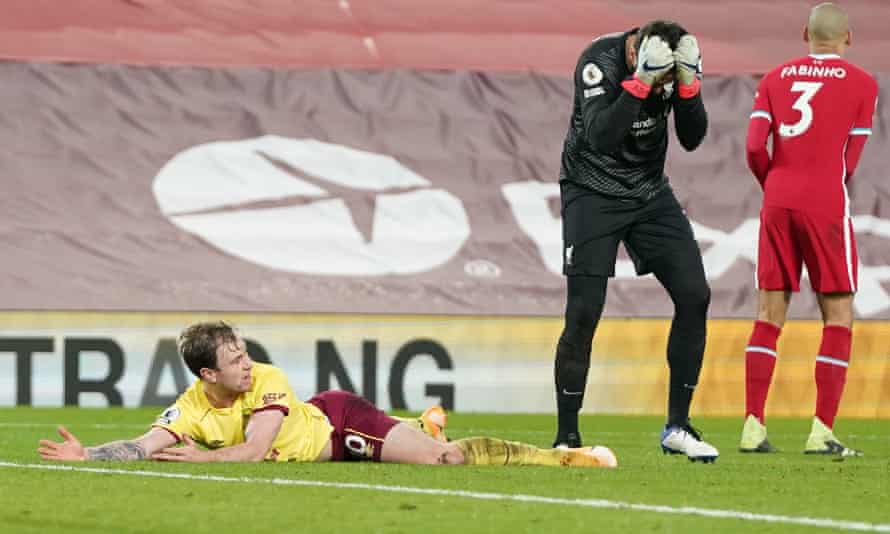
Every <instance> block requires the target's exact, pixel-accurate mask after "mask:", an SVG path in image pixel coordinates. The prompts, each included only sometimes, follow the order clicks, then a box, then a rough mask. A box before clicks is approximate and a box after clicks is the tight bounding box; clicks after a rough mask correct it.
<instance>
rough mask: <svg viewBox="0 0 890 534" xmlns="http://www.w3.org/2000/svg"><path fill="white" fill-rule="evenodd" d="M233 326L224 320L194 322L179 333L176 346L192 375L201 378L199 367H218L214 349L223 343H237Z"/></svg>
mask: <svg viewBox="0 0 890 534" xmlns="http://www.w3.org/2000/svg"><path fill="white" fill-rule="evenodd" d="M237 341H238V335H237V333H236V331H235V328H234V327H232V325H230V324H228V323H226V322H225V321H211V322H204V323H195V324H193V325H190V326H188V327H186V329H185V330H183V331H182V333H181V334H179V339H178V340H177V342H176V348H177V350H179V355H180V356H182V359H183V361H184V362H185V365H186V366H187V367H188V368H189V371H191V372H192V374H193V375H195V376H197V377H198V378H201V369H203V368H205V367H206V368H207V369H219V367H218V366H217V362H216V349H218V348H219V347H220V345H222V344H223V343H237Z"/></svg>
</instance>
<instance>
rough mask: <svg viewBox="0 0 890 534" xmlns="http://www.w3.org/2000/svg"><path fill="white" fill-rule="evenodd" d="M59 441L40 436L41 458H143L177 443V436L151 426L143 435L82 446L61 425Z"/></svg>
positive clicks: (121, 459)
mask: <svg viewBox="0 0 890 534" xmlns="http://www.w3.org/2000/svg"><path fill="white" fill-rule="evenodd" d="M59 434H60V435H61V436H62V439H63V440H64V441H62V442H61V443H58V442H55V441H50V440H47V439H42V440H40V448H39V449H37V452H38V453H40V456H41V458H43V459H44V460H56V461H84V460H95V461H129V460H145V459H146V458H148V457H149V456H151V454H153V453H154V452H155V451H159V450H161V449H163V448H164V447H169V446H170V445H173V444H174V443H176V438H175V437H174V436H173V435H172V434H170V433H169V432H167V431H166V430H163V429H160V428H152V429H151V430H149V431H148V432H146V433H145V434H144V435H142V436H140V437H138V438H136V439H132V440H122V441H112V442H111V443H105V444H103V445H97V446H95V447H84V446H83V445H81V443H80V441H79V440H78V439H77V438H76V437H74V434H72V433H71V432H68V429H66V428H65V427H63V426H60V427H59Z"/></svg>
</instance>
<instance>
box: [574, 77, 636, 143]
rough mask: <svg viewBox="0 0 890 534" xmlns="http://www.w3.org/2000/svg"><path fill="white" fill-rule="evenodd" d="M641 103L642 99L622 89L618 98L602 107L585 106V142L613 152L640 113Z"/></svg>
mask: <svg viewBox="0 0 890 534" xmlns="http://www.w3.org/2000/svg"><path fill="white" fill-rule="evenodd" d="M642 104H643V101H642V100H640V99H639V98H637V97H635V96H633V95H631V94H630V93H628V92H626V91H624V90H622V91H621V94H620V95H619V96H618V98H617V99H615V101H614V102H612V103H611V104H610V105H608V106H606V107H604V108H600V109H598V108H597V107H596V106H592V105H589V106H585V107H584V109H583V117H584V137H585V138H586V139H587V142H588V143H589V144H590V146H592V147H593V148H594V149H595V150H599V151H600V152H603V153H606V154H613V153H615V152H616V151H617V150H618V148H619V147H620V146H621V143H622V142H624V138H625V137H626V136H627V133H628V132H629V131H630V128H631V126H632V125H633V122H634V120H636V119H637V116H638V115H639V114H640V106H642Z"/></svg>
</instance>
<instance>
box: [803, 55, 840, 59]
mask: <svg viewBox="0 0 890 534" xmlns="http://www.w3.org/2000/svg"><path fill="white" fill-rule="evenodd" d="M810 57H811V58H813V59H840V58H841V56H839V55H837V54H810Z"/></svg>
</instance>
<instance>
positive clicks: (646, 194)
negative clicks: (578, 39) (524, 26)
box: [560, 29, 708, 201]
mask: <svg viewBox="0 0 890 534" xmlns="http://www.w3.org/2000/svg"><path fill="white" fill-rule="evenodd" d="M634 32H636V29H634V30H631V31H629V32H625V33H613V34H608V35H604V36H601V37H599V38H597V39H595V40H594V41H593V42H592V43H591V44H590V46H588V47H587V48H586V49H585V50H584V52H582V53H581V57H580V58H579V59H578V64H577V65H576V66H575V77H574V79H575V99H574V104H573V107H572V116H571V119H570V123H569V131H568V133H567V134H566V139H565V143H564V145H563V153H562V165H561V169H560V181H562V180H568V181H571V182H574V183H576V184H578V185H581V186H583V187H586V188H588V189H592V190H594V191H596V192H598V193H600V194H603V195H606V196H610V197H616V198H625V199H639V200H643V201H646V200H649V199H651V198H652V197H653V196H655V195H656V194H658V193H659V192H660V191H661V190H663V189H664V188H666V187H668V178H667V176H665V174H664V162H665V155H666V153H667V145H668V132H667V128H668V126H667V124H668V115H669V114H670V112H671V109H673V110H674V122H675V127H676V131H677V138H678V139H679V140H680V144H682V145H683V146H684V148H686V149H687V150H693V149H695V148H696V147H697V146H698V145H699V144H700V143H701V141H702V139H704V136H705V131H706V130H707V126H708V117H707V113H706V112H705V107H704V103H703V102H702V99H701V94H698V95H696V96H695V97H693V98H689V99H681V98H679V96H678V95H677V93H676V91H674V90H673V89H674V88H673V87H672V84H668V85H666V86H665V91H664V92H663V93H662V94H655V93H654V92H652V93H650V94H649V97H648V98H647V99H646V100H641V99H639V98H637V97H635V96H633V95H632V94H630V93H628V92H626V91H625V90H624V89H623V88H622V87H621V82H622V81H624V80H626V79H628V78H630V77H631V76H633V71H632V70H629V69H628V67H627V61H626V59H625V57H626V56H625V43H626V41H627V36H628V35H630V34H632V33H634Z"/></svg>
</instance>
